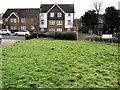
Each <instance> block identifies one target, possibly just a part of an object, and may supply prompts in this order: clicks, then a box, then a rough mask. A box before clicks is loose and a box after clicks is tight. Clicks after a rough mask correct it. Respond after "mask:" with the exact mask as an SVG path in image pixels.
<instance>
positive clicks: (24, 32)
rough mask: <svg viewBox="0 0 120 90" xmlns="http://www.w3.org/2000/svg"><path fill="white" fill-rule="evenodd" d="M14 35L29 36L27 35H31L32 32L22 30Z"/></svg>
mask: <svg viewBox="0 0 120 90" xmlns="http://www.w3.org/2000/svg"><path fill="white" fill-rule="evenodd" d="M14 35H15V36H18V35H22V36H27V35H30V32H29V31H28V30H20V31H17V32H14Z"/></svg>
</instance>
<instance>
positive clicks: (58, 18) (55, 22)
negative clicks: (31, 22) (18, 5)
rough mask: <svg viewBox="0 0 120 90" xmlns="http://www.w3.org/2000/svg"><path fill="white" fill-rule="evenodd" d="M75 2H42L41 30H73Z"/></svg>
mask: <svg viewBox="0 0 120 90" xmlns="http://www.w3.org/2000/svg"><path fill="white" fill-rule="evenodd" d="M73 20H74V4H41V7H40V30H41V31H44V32H46V31H73Z"/></svg>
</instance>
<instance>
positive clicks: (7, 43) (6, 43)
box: [0, 39, 20, 48]
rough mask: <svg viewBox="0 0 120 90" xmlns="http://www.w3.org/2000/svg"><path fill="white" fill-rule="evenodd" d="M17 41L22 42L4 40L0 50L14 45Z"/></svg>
mask: <svg viewBox="0 0 120 90" xmlns="http://www.w3.org/2000/svg"><path fill="white" fill-rule="evenodd" d="M17 41H20V40H10V39H3V40H2V42H1V44H0V48H3V47H4V46H8V45H13V44H15V43H16V42H17Z"/></svg>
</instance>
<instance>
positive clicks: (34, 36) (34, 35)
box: [25, 33, 41, 40]
mask: <svg viewBox="0 0 120 90" xmlns="http://www.w3.org/2000/svg"><path fill="white" fill-rule="evenodd" d="M40 36H41V35H40V34H38V37H40ZM32 38H37V33H32V34H31V35H28V36H25V39H26V40H28V39H32Z"/></svg>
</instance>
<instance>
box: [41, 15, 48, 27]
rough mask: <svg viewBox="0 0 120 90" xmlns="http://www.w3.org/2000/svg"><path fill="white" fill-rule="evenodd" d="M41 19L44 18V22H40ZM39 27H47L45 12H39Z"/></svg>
mask: <svg viewBox="0 0 120 90" xmlns="http://www.w3.org/2000/svg"><path fill="white" fill-rule="evenodd" d="M41 14H42V15H41ZM41 20H44V24H41ZM40 28H47V13H40Z"/></svg>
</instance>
